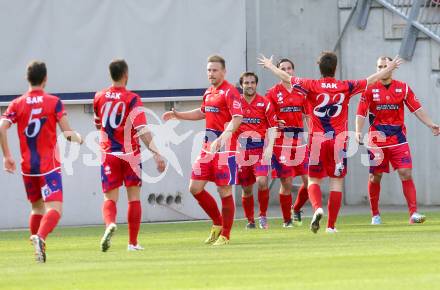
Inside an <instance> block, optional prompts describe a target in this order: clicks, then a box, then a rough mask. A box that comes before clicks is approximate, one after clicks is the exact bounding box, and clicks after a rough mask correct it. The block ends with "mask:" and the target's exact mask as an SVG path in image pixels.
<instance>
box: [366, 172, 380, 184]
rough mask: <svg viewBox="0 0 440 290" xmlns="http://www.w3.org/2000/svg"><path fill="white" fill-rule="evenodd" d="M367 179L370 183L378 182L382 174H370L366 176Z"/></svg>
mask: <svg viewBox="0 0 440 290" xmlns="http://www.w3.org/2000/svg"><path fill="white" fill-rule="evenodd" d="M368 179H369V181H370V182H372V183H380V181H381V180H382V174H381V173H380V174H370V175H369V176H368Z"/></svg>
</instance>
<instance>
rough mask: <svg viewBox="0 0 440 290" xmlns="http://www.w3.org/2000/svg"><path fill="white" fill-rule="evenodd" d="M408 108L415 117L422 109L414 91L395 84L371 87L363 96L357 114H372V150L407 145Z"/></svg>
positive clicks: (363, 115) (404, 84) (393, 81)
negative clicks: (405, 107) (406, 121)
mask: <svg viewBox="0 0 440 290" xmlns="http://www.w3.org/2000/svg"><path fill="white" fill-rule="evenodd" d="M404 104H405V105H406V106H407V107H408V109H409V110H410V112H412V113H414V112H415V111H417V110H418V109H420V108H421V107H422V105H421V104H420V102H419V100H418V99H417V97H416V96H415V95H414V93H413V91H412V90H411V88H410V87H409V86H408V85H407V84H406V83H404V82H400V81H397V80H392V81H391V84H390V86H389V87H388V88H386V87H385V86H384V85H383V84H382V83H381V82H380V81H378V82H376V83H374V84H372V85H371V86H369V87H368V89H367V90H366V91H365V93H364V94H362V96H361V100H360V102H359V106H358V110H357V114H358V115H359V116H361V117H364V118H365V117H366V116H367V113H368V112H370V114H369V121H370V128H369V133H370V137H371V138H370V140H369V146H377V147H386V146H392V145H397V144H402V143H406V142H407V140H406V127H405V112H404V111H405V110H404Z"/></svg>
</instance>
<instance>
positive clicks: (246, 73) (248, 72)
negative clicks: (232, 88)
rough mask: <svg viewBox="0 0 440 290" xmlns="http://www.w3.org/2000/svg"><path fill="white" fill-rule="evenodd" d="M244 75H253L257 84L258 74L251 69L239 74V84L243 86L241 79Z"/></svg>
mask: <svg viewBox="0 0 440 290" xmlns="http://www.w3.org/2000/svg"><path fill="white" fill-rule="evenodd" d="M246 77H254V78H255V83H256V84H258V76H257V75H256V74H255V73H254V72H251V71H247V72H244V73H242V74H241V76H240V86H243V79H244V78H246Z"/></svg>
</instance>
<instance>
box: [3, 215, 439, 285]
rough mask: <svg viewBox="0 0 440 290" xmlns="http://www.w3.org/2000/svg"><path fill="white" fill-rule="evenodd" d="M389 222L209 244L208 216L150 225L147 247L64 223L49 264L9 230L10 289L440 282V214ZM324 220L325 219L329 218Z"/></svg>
mask: <svg viewBox="0 0 440 290" xmlns="http://www.w3.org/2000/svg"><path fill="white" fill-rule="evenodd" d="M382 218H383V221H384V222H385V224H383V225H381V226H371V225H369V224H368V223H369V221H370V218H369V217H368V216H366V215H363V216H359V215H357V216H342V217H340V218H339V224H338V227H339V231H340V232H339V233H338V234H336V235H329V234H326V233H325V232H324V231H323V230H322V229H321V231H320V232H319V233H318V234H316V235H315V234H312V233H311V232H310V231H309V229H308V223H309V222H310V220H309V219H305V220H304V225H303V226H302V227H296V228H292V229H283V228H281V221H280V220H278V219H277V220H273V219H272V220H270V229H269V230H268V231H263V230H259V229H257V230H252V231H251V230H245V229H244V225H245V222H244V221H243V220H239V221H236V222H235V225H234V228H233V231H232V239H231V244H230V245H228V246H225V247H221V248H214V247H212V246H207V245H204V244H203V243H202V241H203V239H204V238H205V237H206V236H207V234H208V230H209V223H208V222H192V223H171V224H143V225H142V227H141V233H140V238H139V241H140V244H141V245H143V246H144V247H145V251H143V252H127V251H126V246H127V227H126V225H120V226H119V228H118V231H117V232H116V235H115V236H114V237H113V240H112V241H113V243H112V247H111V248H110V250H109V252H107V253H101V252H100V250H99V240H100V237H101V234H102V233H103V227H86V228H59V229H56V230H55V232H54V233H53V234H52V235H51V236H49V239H48V241H47V253H48V254H47V263H46V264H37V263H36V262H35V261H34V260H33V248H32V247H31V245H30V243H29V242H28V240H27V239H28V237H29V235H28V232H26V231H9V232H0V289H8V290H12V289H26V290H30V289H31V290H34V289H42V290H43V289H44V290H49V289H63V290H67V289H106V290H108V289H323V290H324V289H325V290H327V289H355V290H362V289H375V290H378V289H399V290H402V289H411V290H415V289H440V213H428V220H427V222H426V223H425V224H423V225H408V216H407V214H406V213H397V214H396V213H393V214H384V215H383V216H382ZM322 225H325V220H324V223H322Z"/></svg>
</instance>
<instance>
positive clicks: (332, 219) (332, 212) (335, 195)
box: [327, 191, 342, 229]
mask: <svg viewBox="0 0 440 290" xmlns="http://www.w3.org/2000/svg"><path fill="white" fill-rule="evenodd" d="M341 202H342V192H340V191H330V196H329V197H328V205H327V206H328V220H327V228H331V229H334V228H335V223H336V220H337V219H338V213H339V209H340V208H341Z"/></svg>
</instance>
